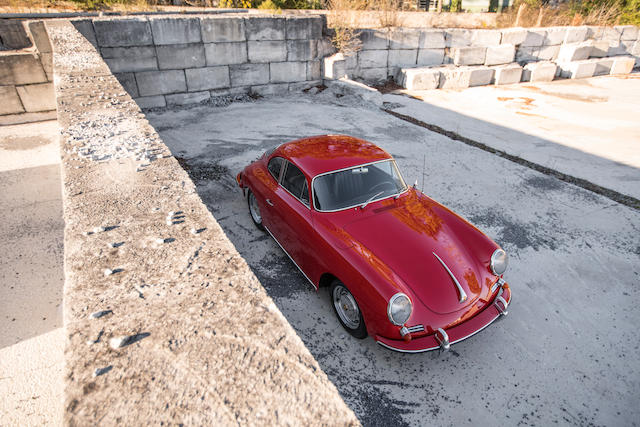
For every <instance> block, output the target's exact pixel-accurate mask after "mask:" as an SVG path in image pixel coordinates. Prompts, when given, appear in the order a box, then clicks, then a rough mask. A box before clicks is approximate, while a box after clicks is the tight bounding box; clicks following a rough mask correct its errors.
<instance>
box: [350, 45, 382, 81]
mask: <svg viewBox="0 0 640 427" xmlns="http://www.w3.org/2000/svg"><path fill="white" fill-rule="evenodd" d="M357 58H358V73H359V75H360V76H361V78H363V79H368V78H369V77H371V76H372V75H373V76H376V80H378V79H379V78H380V77H381V76H382V75H383V74H384V75H386V74H387V72H388V69H387V64H388V58H389V50H386V49H385V50H362V51H360V52H358V56H357Z"/></svg>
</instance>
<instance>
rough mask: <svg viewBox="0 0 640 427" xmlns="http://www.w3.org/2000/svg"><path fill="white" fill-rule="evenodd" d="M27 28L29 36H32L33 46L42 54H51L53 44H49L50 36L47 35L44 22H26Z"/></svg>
mask: <svg viewBox="0 0 640 427" xmlns="http://www.w3.org/2000/svg"><path fill="white" fill-rule="evenodd" d="M24 25H25V27H27V29H28V31H27V34H28V35H30V37H31V40H32V42H33V46H35V48H36V49H37V50H38V52H39V53H40V54H43V53H51V43H50V42H49V36H48V35H47V29H46V28H45V26H44V22H42V21H25V22H24Z"/></svg>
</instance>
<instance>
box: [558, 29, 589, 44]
mask: <svg viewBox="0 0 640 427" xmlns="http://www.w3.org/2000/svg"><path fill="white" fill-rule="evenodd" d="M588 34H589V28H588V27H585V26H582V27H567V29H566V33H565V36H564V41H563V43H580V42H583V41H585V40H586V39H587V36H588Z"/></svg>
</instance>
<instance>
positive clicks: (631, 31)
mask: <svg viewBox="0 0 640 427" xmlns="http://www.w3.org/2000/svg"><path fill="white" fill-rule="evenodd" d="M615 28H616V30H618V31H619V32H620V40H623V41H635V40H638V27H636V26H635V25H619V26H616V27H615Z"/></svg>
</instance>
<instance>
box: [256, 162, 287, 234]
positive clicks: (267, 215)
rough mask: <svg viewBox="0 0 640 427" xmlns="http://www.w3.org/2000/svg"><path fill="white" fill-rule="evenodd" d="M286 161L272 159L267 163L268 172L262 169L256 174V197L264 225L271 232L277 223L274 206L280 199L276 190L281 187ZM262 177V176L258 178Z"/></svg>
mask: <svg viewBox="0 0 640 427" xmlns="http://www.w3.org/2000/svg"><path fill="white" fill-rule="evenodd" d="M284 162H285V160H284V159H283V158H282V157H277V156H275V157H272V158H271V159H269V161H268V162H267V172H265V171H264V169H262V168H260V169H258V170H257V172H256V178H257V179H256V181H255V182H254V185H256V187H257V188H256V191H255V192H254V196H255V197H256V200H257V201H258V205H259V206H260V214H261V215H262V223H263V225H264V226H266V227H267V228H268V229H269V230H270V231H271V230H272V224H273V223H274V222H275V220H274V217H273V209H271V208H272V206H273V205H274V204H275V203H274V200H275V199H276V198H277V197H278V196H277V195H276V190H277V189H278V187H279V181H280V173H281V171H282V166H283V165H284ZM258 175H260V176H258Z"/></svg>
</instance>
